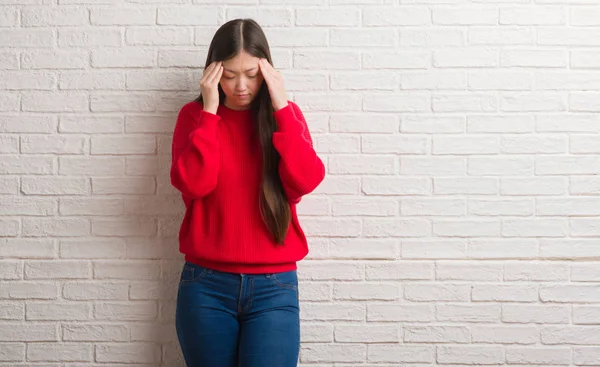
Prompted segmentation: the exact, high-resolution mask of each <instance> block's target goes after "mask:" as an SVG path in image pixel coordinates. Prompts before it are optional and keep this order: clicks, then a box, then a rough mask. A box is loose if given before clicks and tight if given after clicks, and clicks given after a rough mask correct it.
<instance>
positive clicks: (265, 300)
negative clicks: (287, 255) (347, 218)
mask: <svg viewBox="0 0 600 367" xmlns="http://www.w3.org/2000/svg"><path fill="white" fill-rule="evenodd" d="M299 311H300V307H299V300H298V277H297V275H296V271H295V270H294V271H287V272H282V273H274V274H234V273H224V272H220V271H216V270H213V269H209V268H205V267H202V266H199V265H195V264H192V263H189V262H186V263H185V265H184V266H183V271H182V272H181V279H180V281H179V291H178V294H177V309H176V322H175V324H176V328H177V337H178V339H179V344H180V345H181V350H182V352H183V356H184V358H185V362H186V364H187V366H188V367H267V366H268V367H296V366H297V364H298V355H299V352H300V313H299Z"/></svg>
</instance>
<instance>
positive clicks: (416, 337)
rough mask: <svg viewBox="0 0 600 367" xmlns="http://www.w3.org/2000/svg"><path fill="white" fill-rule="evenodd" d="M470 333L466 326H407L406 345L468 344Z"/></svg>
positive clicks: (405, 331) (405, 329)
mask: <svg viewBox="0 0 600 367" xmlns="http://www.w3.org/2000/svg"><path fill="white" fill-rule="evenodd" d="M470 334H471V333H470V331H469V329H468V328H467V327H465V326H406V327H404V342H406V343H468V342H470V340H471V335H470Z"/></svg>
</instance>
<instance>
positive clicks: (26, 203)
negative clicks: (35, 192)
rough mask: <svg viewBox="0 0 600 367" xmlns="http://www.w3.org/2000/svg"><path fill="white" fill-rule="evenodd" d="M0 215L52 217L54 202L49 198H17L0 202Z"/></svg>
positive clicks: (54, 208) (54, 211) (54, 207)
mask: <svg viewBox="0 0 600 367" xmlns="http://www.w3.org/2000/svg"><path fill="white" fill-rule="evenodd" d="M1 202H2V207H1V208H0V214H1V215H21V216H26V215H42V216H44V215H53V214H55V213H56V201H55V200H54V199H50V198H35V199H34V198H23V199H21V198H18V197H16V198H15V199H4V200H2V201H1Z"/></svg>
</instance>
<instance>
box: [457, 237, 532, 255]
mask: <svg viewBox="0 0 600 367" xmlns="http://www.w3.org/2000/svg"><path fill="white" fill-rule="evenodd" d="M537 254H538V245H537V241H536V240H535V239H525V238H523V239H482V240H478V239H473V240H470V241H469V244H468V257H469V258H473V259H523V258H525V259H531V258H536V257H537Z"/></svg>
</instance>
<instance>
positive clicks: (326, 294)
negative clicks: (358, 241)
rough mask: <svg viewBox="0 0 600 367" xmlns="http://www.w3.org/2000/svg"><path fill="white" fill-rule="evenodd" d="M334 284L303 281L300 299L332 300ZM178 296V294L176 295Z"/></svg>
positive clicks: (302, 300)
mask: <svg viewBox="0 0 600 367" xmlns="http://www.w3.org/2000/svg"><path fill="white" fill-rule="evenodd" d="M332 293H333V286H332V285H331V284H328V283H322V282H318V283H306V282H303V283H302V285H301V291H300V295H299V298H300V301H301V302H304V301H331V299H332V296H331V295H332ZM174 298H176V294H175V295H174Z"/></svg>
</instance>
